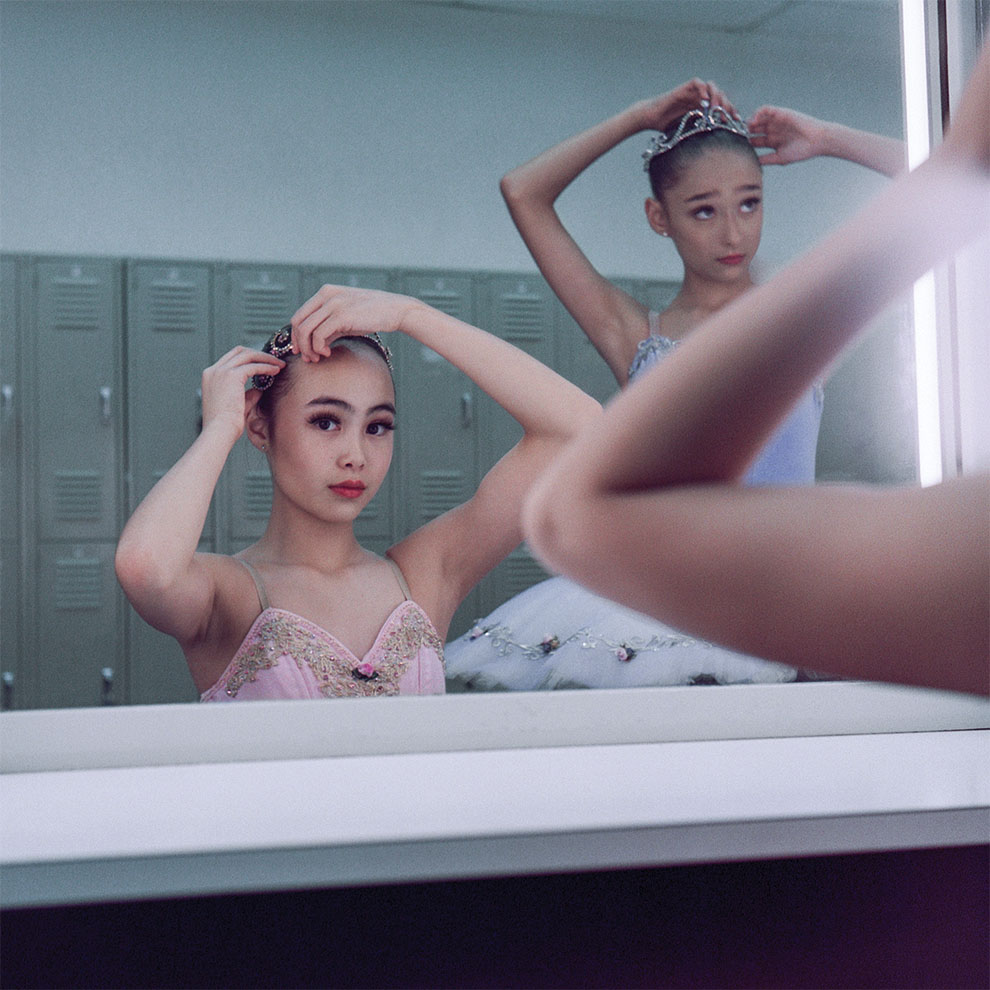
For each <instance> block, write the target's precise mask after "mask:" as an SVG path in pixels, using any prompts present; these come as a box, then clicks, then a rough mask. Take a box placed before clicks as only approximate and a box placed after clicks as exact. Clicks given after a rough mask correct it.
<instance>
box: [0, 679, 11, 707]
mask: <svg viewBox="0 0 990 990" xmlns="http://www.w3.org/2000/svg"><path fill="white" fill-rule="evenodd" d="M0 680H2V684H3V703H2V704H0V708H3V710H4V711H7V710H8V709H11V708H13V707H14V672H13V671H12V670H5V671H4V672H3V675H2V678H0Z"/></svg>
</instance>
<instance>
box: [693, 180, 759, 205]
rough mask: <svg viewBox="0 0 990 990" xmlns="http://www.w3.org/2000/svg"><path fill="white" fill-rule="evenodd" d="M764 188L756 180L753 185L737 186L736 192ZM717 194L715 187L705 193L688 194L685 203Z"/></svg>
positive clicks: (709, 197)
mask: <svg viewBox="0 0 990 990" xmlns="http://www.w3.org/2000/svg"><path fill="white" fill-rule="evenodd" d="M762 190H763V186H761V185H759V184H758V183H755V182H754V183H752V184H751V185H745V186H738V187H737V188H736V190H735V192H737V193H741V192H762ZM717 195H718V193H717V191H716V190H714V189H713V190H712V191H711V192H703V193H698V194H697V195H695V196H688V198H687V199H686V200H684V202H685V203H695V202H697V201H698V200H699V199H713V198H714V197H715V196H717Z"/></svg>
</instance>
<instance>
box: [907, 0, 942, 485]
mask: <svg viewBox="0 0 990 990" xmlns="http://www.w3.org/2000/svg"><path fill="white" fill-rule="evenodd" d="M901 45H902V52H903V61H904V129H905V136H906V138H907V153H908V166H909V167H910V168H915V167H916V166H917V165H920V164H921V162H923V161H924V160H925V159H926V158H927V157H928V155H929V153H930V151H931V142H930V140H929V121H930V119H931V116H930V114H931V111H930V108H929V104H928V51H927V46H926V44H925V0H901ZM914 364H915V389H916V393H917V408H918V477H919V479H920V481H921V484H922V485H933V484H936V483H937V482H939V481H941V480H942V436H941V423H940V420H939V395H938V341H937V336H936V332H935V276H934V274H933V273H931V272H929V273H928V274H927V275H925V276H924V277H923V278H921V279H919V280H918V282H917V283H916V284H915V287H914Z"/></svg>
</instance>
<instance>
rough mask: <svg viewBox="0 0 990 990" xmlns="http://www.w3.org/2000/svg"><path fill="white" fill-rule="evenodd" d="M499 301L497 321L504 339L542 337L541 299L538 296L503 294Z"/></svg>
mask: <svg viewBox="0 0 990 990" xmlns="http://www.w3.org/2000/svg"><path fill="white" fill-rule="evenodd" d="M499 303H500V306H499V316H500V317H501V319H500V321H499V322H500V324H501V326H502V333H503V336H504V337H505V338H506V340H520V341H527V342H532V341H540V340H542V339H543V319H542V317H543V300H542V299H541V298H540V297H539V296H530V295H525V296H522V295H514V294H513V295H504V296H501V297H500V298H499Z"/></svg>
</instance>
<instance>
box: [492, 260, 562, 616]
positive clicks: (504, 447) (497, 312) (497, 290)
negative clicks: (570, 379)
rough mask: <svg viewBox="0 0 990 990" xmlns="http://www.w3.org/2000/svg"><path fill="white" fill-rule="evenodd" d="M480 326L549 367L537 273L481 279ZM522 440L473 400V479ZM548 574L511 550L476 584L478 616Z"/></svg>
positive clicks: (496, 412) (498, 413) (550, 335)
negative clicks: (475, 427)
mask: <svg viewBox="0 0 990 990" xmlns="http://www.w3.org/2000/svg"><path fill="white" fill-rule="evenodd" d="M482 286H483V288H482V292H481V296H482V300H483V302H482V306H481V310H482V313H483V315H482V317H481V319H482V325H483V326H484V329H486V330H488V331H489V332H490V333H493V334H495V335H496V336H497V337H501V338H502V339H503V340H507V341H509V342H510V343H511V344H514V345H515V346H516V347H518V348H519V349H520V350H523V351H525V352H526V353H527V354H531V355H532V356H533V357H535V358H536V359H537V360H538V361H541V362H542V363H543V364H545V365H547V366H549V367H551V368H553V367H554V316H555V314H554V303H555V301H556V297H555V296H554V294H553V292H552V291H551V290H550V287H549V286H548V285H547V283H546V282H545V281H544V280H543V278H542V277H540V276H539V275H531V274H520V275H511V274H507V275H489V276H483V277H482ZM521 436H522V428H521V427H520V426H519V424H518V423H517V422H516V421H515V420H514V419H513V418H512V417H511V416H510V415H509V414H508V413H507V412H505V410H504V409H502V408H501V407H500V406H499V405H498V404H497V403H496V402H494V401H493V400H492V399H490V398H489V397H488V396H487V395H481V396H480V397H479V402H478V442H479V455H480V456H479V460H480V464H479V469H478V480H479V481H480V480H481V477H482V476H483V475H484V473H485V472H486V471H488V470H489V468H491V466H492V465H493V464H495V462H496V461H498V459H499V458H500V457H502V455H503V454H505V453H506V452H507V451H508V450H509V449H510V448H511V447H512V446H513V445H514V444H516V443H517V442H518V441H519V439H520V438H521ZM547 576H548V575H547V573H546V571H544V569H543V568H542V567H541V566H540V565H539V564H538V563H537V562H536V560H535V559H534V558H533V557H532V555H531V554H530V553H529V551H528V550H527V548H526V547H525V546H520V547H518V548H517V549H515V550H513V551H512V553H511V554H509V556H508V557H507V558H506V559H505V560H504V561H503V562H502V563H501V564H499V565H498V567H496V568H495V570H494V571H492V573H491V574H490V575H489V576H488V577H487V578H486V579H485V581H484V582H482V584H481V585H480V601H479V606H480V613H481V614H482V615H487V614H488V613H489V612H491V611H492V610H493V609H495V608H496V607H498V606H499V605H501V604H502V602H504V601H506V600H507V599H509V598H511V597H512V596H513V595H516V594H519V592H521V591H525V590H526V589H527V588H528V587H530V586H531V585H533V584H536V583H537V582H538V581H542V580H544V578H546V577H547Z"/></svg>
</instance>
